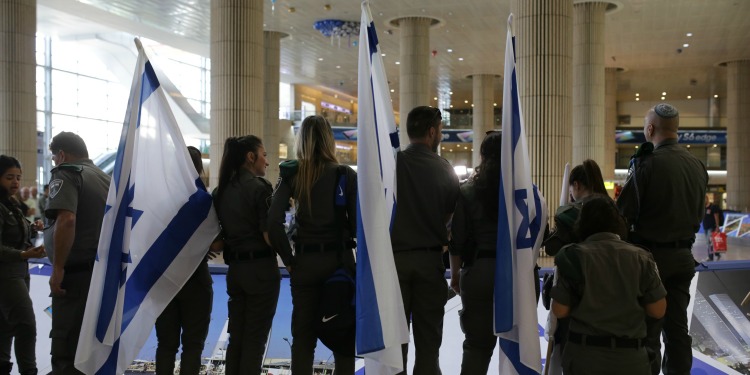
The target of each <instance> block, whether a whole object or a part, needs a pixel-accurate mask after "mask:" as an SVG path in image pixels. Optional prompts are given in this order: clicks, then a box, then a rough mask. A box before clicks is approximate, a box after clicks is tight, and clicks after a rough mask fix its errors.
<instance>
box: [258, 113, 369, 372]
mask: <svg viewBox="0 0 750 375" xmlns="http://www.w3.org/2000/svg"><path fill="white" fill-rule="evenodd" d="M296 148H297V160H293V161H288V162H284V163H281V165H280V175H281V178H280V179H279V183H278V185H277V186H276V190H275V191H274V194H273V202H272V203H271V209H270V210H269V213H268V220H269V224H268V225H269V233H270V235H271V241H272V243H273V244H274V246H275V247H276V248H277V249H278V250H279V253H280V255H281V257H282V259H283V260H284V264H285V265H286V266H287V269H289V270H290V275H291V287H292V305H293V311H292V336H293V337H294V342H293V344H292V372H294V374H295V375H310V374H312V372H313V368H312V367H313V358H314V354H315V346H316V344H317V336H316V334H315V324H316V322H317V321H318V320H320V317H319V316H318V309H319V305H320V298H321V295H322V291H323V286H324V283H325V281H326V280H327V279H328V277H329V276H331V274H332V273H333V272H334V271H336V269H338V268H340V267H342V266H343V267H345V268H349V269H351V270H352V271H353V270H354V255H353V253H352V246H351V243H350V241H348V240H349V239H350V238H352V237H354V236H355V233H356V225H357V220H356V213H357V211H356V210H357V175H356V173H355V172H354V170H352V169H351V168H350V167H348V166H341V165H339V163H338V161H337V160H336V144H335V142H334V140H333V131H332V130H331V126H330V125H329V124H328V121H326V119H324V118H323V117H320V116H309V117H307V118H306V119H305V120H304V121H303V122H302V125H301V126H300V129H299V133H298V134H297V145H296ZM290 198H294V201H295V205H296V215H295V221H296V225H297V230H296V234H295V235H294V254H292V247H291V244H290V242H289V239H288V237H287V234H286V231H285V230H284V222H285V212H286V211H287V210H288V209H289V200H290ZM353 346H354V340H352V350H351V352H352V353H353V352H354V350H353ZM333 356H334V359H335V361H336V371H335V372H336V374H339V375H351V374H353V373H354V356H352V355H350V354H344V353H337V352H334V353H333Z"/></svg>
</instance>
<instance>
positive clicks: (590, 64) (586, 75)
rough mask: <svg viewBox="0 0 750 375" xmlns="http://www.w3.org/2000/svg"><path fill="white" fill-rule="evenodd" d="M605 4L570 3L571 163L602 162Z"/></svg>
mask: <svg viewBox="0 0 750 375" xmlns="http://www.w3.org/2000/svg"><path fill="white" fill-rule="evenodd" d="M607 5H608V4H607V3H603V2H586V3H576V4H575V5H573V165H577V164H580V163H581V162H583V161H584V160H585V159H593V160H594V161H596V162H597V163H598V164H600V165H602V164H604V161H605V160H604V144H605V125H604V13H605V11H606V10H607Z"/></svg>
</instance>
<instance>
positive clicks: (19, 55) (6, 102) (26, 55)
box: [0, 0, 46, 186]
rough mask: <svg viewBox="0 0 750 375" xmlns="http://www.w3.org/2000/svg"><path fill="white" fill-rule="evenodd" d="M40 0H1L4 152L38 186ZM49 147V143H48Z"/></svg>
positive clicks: (0, 141)
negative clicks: (19, 164)
mask: <svg viewBox="0 0 750 375" xmlns="http://www.w3.org/2000/svg"><path fill="white" fill-rule="evenodd" d="M35 51H36V1H27V0H0V154H3V155H8V156H12V157H14V158H16V159H18V161H19V162H20V163H21V167H22V168H23V179H22V181H21V186H31V185H36V177H37V176H36V175H37V172H36V171H37V151H36V149H37V144H36V56H35ZM45 147H46V146H45Z"/></svg>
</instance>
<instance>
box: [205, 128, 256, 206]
mask: <svg viewBox="0 0 750 375" xmlns="http://www.w3.org/2000/svg"><path fill="white" fill-rule="evenodd" d="M261 146H263V142H262V141H261V139H260V138H258V137H256V136H254V135H246V136H244V137H229V138H227V140H226V141H225V142H224V155H223V156H222V157H221V167H219V185H218V186H217V187H216V201H220V200H221V196H222V195H223V193H224V189H225V188H226V187H227V185H229V183H230V182H232V180H234V179H235V178H236V177H237V174H238V173H239V171H240V169H241V168H242V166H243V165H244V164H245V157H246V156H247V153H248V152H257V151H258V148H259V147H261Z"/></svg>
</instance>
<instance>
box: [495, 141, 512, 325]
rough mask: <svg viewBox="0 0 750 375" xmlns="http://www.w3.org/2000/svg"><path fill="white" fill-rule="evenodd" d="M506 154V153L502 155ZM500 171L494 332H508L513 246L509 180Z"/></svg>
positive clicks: (510, 320)
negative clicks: (509, 218)
mask: <svg viewBox="0 0 750 375" xmlns="http://www.w3.org/2000/svg"><path fill="white" fill-rule="evenodd" d="M503 156H506V155H503ZM503 177H505V176H503V171H502V170H501V171H500V186H499V187H500V188H499V190H500V191H499V194H500V197H499V199H498V202H499V204H498V208H497V212H498V217H497V249H496V250H497V259H496V260H495V301H494V302H495V309H494V314H495V332H496V333H497V332H508V331H510V330H511V329H512V328H513V253H512V251H513V247H512V246H511V229H510V223H508V215H507V212H508V206H507V202H506V201H505V189H508V188H510V187H509V186H506V184H508V183H509V181H506V180H505V179H504V178H503Z"/></svg>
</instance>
